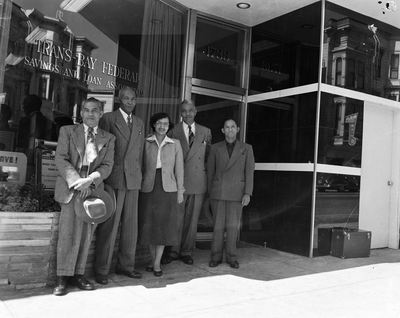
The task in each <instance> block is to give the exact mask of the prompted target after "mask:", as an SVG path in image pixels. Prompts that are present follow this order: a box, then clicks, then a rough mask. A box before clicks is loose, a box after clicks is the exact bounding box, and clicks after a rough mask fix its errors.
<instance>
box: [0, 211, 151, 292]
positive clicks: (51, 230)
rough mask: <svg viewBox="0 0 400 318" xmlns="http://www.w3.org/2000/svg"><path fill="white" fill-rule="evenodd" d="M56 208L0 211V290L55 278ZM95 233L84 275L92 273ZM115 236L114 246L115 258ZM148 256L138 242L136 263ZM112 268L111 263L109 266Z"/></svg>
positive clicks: (41, 284) (44, 283) (34, 285)
mask: <svg viewBox="0 0 400 318" xmlns="http://www.w3.org/2000/svg"><path fill="white" fill-rule="evenodd" d="M59 217H60V212H45V213H39V212H37V213H24V212H0V292H1V291H14V290H20V289H32V288H39V287H45V286H52V285H53V284H54V281H55V278H56V247H57V239H58V222H59ZM95 241H96V234H95V236H94V238H93V242H92V244H91V247H90V251H89V257H88V262H87V265H86V276H87V277H91V276H93V272H94V271H93V263H94V250H95ZM117 250H118V237H117V242H116V246H115V249H114V257H113V265H114V264H115V262H116V251H117ZM148 259H149V254H148V250H147V247H145V246H138V247H137V253H136V264H137V265H142V264H145V263H146V262H147V261H148ZM111 268H112V272H113V268H114V266H112V267H111Z"/></svg>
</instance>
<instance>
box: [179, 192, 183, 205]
mask: <svg viewBox="0 0 400 318" xmlns="http://www.w3.org/2000/svg"><path fill="white" fill-rule="evenodd" d="M182 202H183V193H179V192H178V204H180V203H182Z"/></svg>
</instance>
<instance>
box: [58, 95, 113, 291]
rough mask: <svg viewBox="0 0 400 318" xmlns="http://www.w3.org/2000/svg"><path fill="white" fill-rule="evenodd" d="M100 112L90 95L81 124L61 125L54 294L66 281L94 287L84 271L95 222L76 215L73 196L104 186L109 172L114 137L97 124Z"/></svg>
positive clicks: (83, 288) (64, 285)
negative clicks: (92, 146) (90, 145)
mask: <svg viewBox="0 0 400 318" xmlns="http://www.w3.org/2000/svg"><path fill="white" fill-rule="evenodd" d="M102 115H103V111H102V107H101V103H100V101H98V100H97V99H95V98H89V99H87V100H84V101H83V103H82V110H81V116H82V119H83V124H80V125H69V126H64V127H62V128H61V129H60V137H59V139H58V144H57V150H56V158H55V163H56V166H57V169H58V171H59V174H60V175H59V176H58V177H57V181H56V188H55V193H54V198H55V200H56V201H57V202H59V203H60V205H61V215H60V223H59V234H58V244H57V275H58V277H57V285H56V287H55V288H54V290H53V294H54V295H56V296H61V295H65V294H66V288H67V283H69V284H70V285H73V286H76V287H78V288H80V289H82V290H92V289H94V286H93V284H92V283H90V282H89V281H88V280H87V279H86V278H85V277H84V276H83V274H84V272H85V265H86V260H87V256H88V252H89V247H90V242H91V240H92V235H93V232H94V230H95V224H89V223H85V222H83V221H81V220H80V219H78V217H77V216H76V214H75V208H74V202H75V199H74V198H75V196H77V195H80V196H81V197H83V198H86V197H87V196H88V195H89V194H90V193H91V187H103V180H104V179H105V178H107V177H108V176H109V174H110V173H111V170H112V166H113V163H114V144H115V137H114V136H113V135H111V134H109V133H108V132H106V131H104V130H102V129H100V128H98V123H99V120H100V117H101V116H102ZM91 128H92V129H93V134H94V136H95V137H94V138H95V143H96V146H97V153H95V154H94V155H93V157H92V158H89V155H88V151H86V149H85V148H86V144H87V143H86V140H88V136H89V134H90V130H91ZM96 155H97V156H96ZM93 158H95V159H94V161H93Z"/></svg>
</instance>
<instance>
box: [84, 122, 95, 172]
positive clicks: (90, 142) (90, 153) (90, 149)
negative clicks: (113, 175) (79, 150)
mask: <svg viewBox="0 0 400 318" xmlns="http://www.w3.org/2000/svg"><path fill="white" fill-rule="evenodd" d="M96 157H97V147H96V141H95V139H94V133H93V128H92V127H89V129H88V135H87V143H86V160H87V162H88V163H89V164H90V163H92V162H93V161H94V160H95V159H96Z"/></svg>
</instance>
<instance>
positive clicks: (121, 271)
mask: <svg viewBox="0 0 400 318" xmlns="http://www.w3.org/2000/svg"><path fill="white" fill-rule="evenodd" d="M115 274H117V275H125V276H128V277H130V278H135V279H139V278H142V277H143V275H142V273H139V272H136V271H126V270H124V269H122V268H120V267H119V266H116V267H115Z"/></svg>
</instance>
